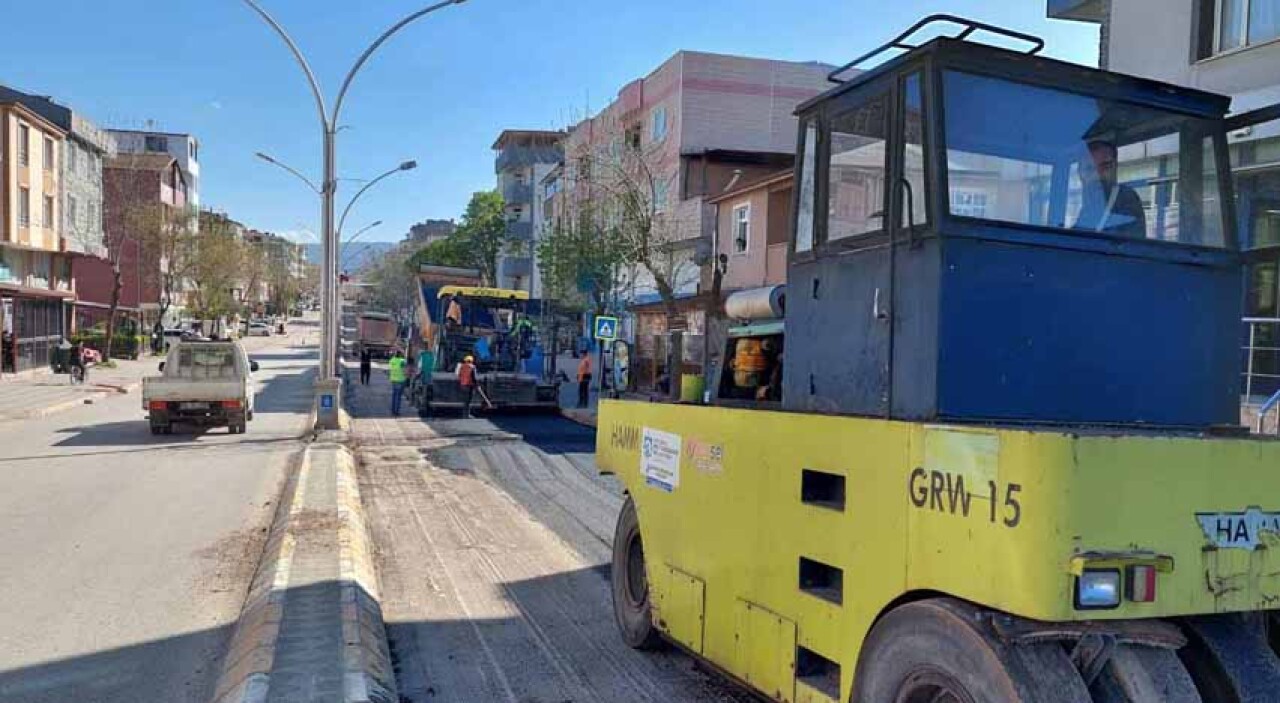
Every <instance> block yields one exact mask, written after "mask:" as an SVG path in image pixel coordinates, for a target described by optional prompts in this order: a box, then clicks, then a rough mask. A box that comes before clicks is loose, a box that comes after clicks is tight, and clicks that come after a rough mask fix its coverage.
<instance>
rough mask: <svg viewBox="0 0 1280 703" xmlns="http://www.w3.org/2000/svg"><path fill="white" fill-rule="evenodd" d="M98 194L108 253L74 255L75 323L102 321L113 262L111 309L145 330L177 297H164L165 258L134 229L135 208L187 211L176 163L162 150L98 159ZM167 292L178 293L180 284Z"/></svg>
mask: <svg viewBox="0 0 1280 703" xmlns="http://www.w3.org/2000/svg"><path fill="white" fill-rule="evenodd" d="M103 194H104V198H103V222H104V228H105V232H106V239H107V250H108V254H107V257H106V258H96V257H77V258H76V259H75V264H74V275H75V278H76V281H77V295H78V298H77V301H76V326H77V328H78V329H89V328H91V327H95V326H104V325H105V324H106V322H107V318H108V317H109V315H110V310H111V303H112V298H113V295H114V294H115V285H116V266H117V265H118V266H119V268H120V293H119V300H118V303H117V308H116V309H117V314H118V315H119V316H120V318H121V319H123V320H124V321H125V323H124V325H123V327H124V328H126V329H128V328H132V329H134V330H139V331H142V330H149V329H150V328H151V327H152V326H153V325H154V324H155V323H156V322H157V321H161V318H162V317H169V318H171V317H173V316H174V315H175V314H176V311H177V309H178V308H180V307H181V300H180V299H166V296H165V290H164V288H165V287H164V285H163V281H162V276H163V274H164V267H165V266H167V265H168V264H167V262H165V261H164V260H163V259H162V257H160V256H159V254H158V253H157V252H156V251H155V250H154V248H153V247H151V246H148V245H147V242H145V241H144V238H145V237H144V236H143V235H142V233H140V232H139V230H138V224H137V223H138V221H139V220H138V216H137V213H141V212H144V211H146V210H147V209H149V208H154V207H160V208H164V209H166V210H168V211H169V212H170V217H174V218H176V217H177V216H178V215H179V214H183V213H187V212H189V209H188V204H187V187H186V182H185V181H184V176H183V172H182V169H181V167H180V166H179V165H178V163H177V160H176V159H174V158H173V157H171V156H169V155H168V154H127V153H126V154H119V155H117V156H115V157H112V158H109V159H107V160H106V163H105V164H104V168H103ZM172 292H173V293H174V294H175V296H180V295H181V291H180V290H174V291H172ZM163 322H165V323H172V320H171V319H166V320H163ZM117 324H120V320H119V319H118V320H117Z"/></svg>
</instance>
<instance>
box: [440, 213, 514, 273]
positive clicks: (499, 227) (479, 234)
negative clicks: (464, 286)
mask: <svg viewBox="0 0 1280 703" xmlns="http://www.w3.org/2000/svg"><path fill="white" fill-rule="evenodd" d="M454 236H457V237H459V238H460V239H461V240H462V242H463V243H464V244H465V246H466V250H467V252H468V255H469V256H470V257H471V258H472V260H473V261H474V264H473V265H474V267H475V268H477V269H479V270H480V275H481V277H482V278H483V279H484V282H485V283H486V284H487V285H496V284H497V282H498V257H499V256H500V255H501V254H502V253H503V252H504V251H507V250H508V249H510V248H511V247H512V246H514V245H517V242H515V241H514V240H512V238H511V237H510V235H508V234H507V217H506V204H505V203H504V202H503V200H502V195H501V194H500V193H498V192H497V191H493V190H490V191H482V192H479V193H473V194H472V195H471V201H470V202H468V203H467V211H466V212H465V213H464V214H463V215H462V223H461V224H460V225H458V231H457V232H455V233H454ZM446 241H447V240H446Z"/></svg>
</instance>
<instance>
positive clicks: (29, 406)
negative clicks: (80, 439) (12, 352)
mask: <svg viewBox="0 0 1280 703" xmlns="http://www.w3.org/2000/svg"><path fill="white" fill-rule="evenodd" d="M115 363H116V368H114V369H104V368H99V367H96V366H95V367H91V368H90V369H89V382H88V383H86V384H85V385H83V386H73V385H71V377H70V376H67V375H54V374H49V373H41V374H37V375H34V376H24V377H22V378H16V379H15V378H10V377H8V376H6V377H5V378H4V380H0V422H4V421H9V420H25V419H30V418H35V417H45V416H46V415H52V414H54V413H57V412H61V411H63V410H68V409H70V408H74V407H76V406H77V405H83V404H84V403H85V401H86V400H92V399H96V398H101V397H102V396H104V395H107V394H110V393H132V392H133V391H135V390H137V389H138V388H139V387H141V385H142V377H143V376H146V375H147V374H151V373H155V370H156V364H158V363H160V362H159V357H150V356H144V357H142V358H141V359H139V360H137V361H126V360H116V362H115Z"/></svg>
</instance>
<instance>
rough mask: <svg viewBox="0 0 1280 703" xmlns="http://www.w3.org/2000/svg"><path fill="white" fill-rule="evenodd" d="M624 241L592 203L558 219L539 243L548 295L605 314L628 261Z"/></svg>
mask: <svg viewBox="0 0 1280 703" xmlns="http://www.w3.org/2000/svg"><path fill="white" fill-rule="evenodd" d="M620 244H621V242H620V239H619V238H618V237H616V236H614V233H613V232H611V231H609V230H608V229H607V228H605V227H604V226H603V225H602V224H601V223H600V221H599V218H597V217H596V214H595V212H594V210H592V208H591V207H590V205H589V204H586V205H583V206H582V207H580V208H579V209H578V211H577V212H574V213H571V214H569V215H568V216H566V217H564V218H561V219H559V220H557V221H556V222H555V223H554V224H553V226H552V227H551V229H550V230H549V231H548V232H547V233H546V234H545V235H544V236H543V237H542V239H541V240H540V241H539V242H538V245H537V254H538V257H537V258H538V269H539V270H540V271H541V272H542V285H543V289H544V290H545V291H546V293H547V295H548V297H550V298H555V299H558V300H560V301H562V302H564V303H566V304H568V305H574V303H581V304H582V307H589V308H590V309H592V310H594V312H595V313H596V314H597V315H601V314H604V313H605V312H606V310H607V308H608V304H609V302H610V300H611V298H612V297H613V295H614V294H615V292H616V291H617V288H618V285H619V282H620V281H619V279H620V277H621V274H622V271H623V266H624V264H625V263H626V261H625V258H624V251H623V249H622V247H621V246H620Z"/></svg>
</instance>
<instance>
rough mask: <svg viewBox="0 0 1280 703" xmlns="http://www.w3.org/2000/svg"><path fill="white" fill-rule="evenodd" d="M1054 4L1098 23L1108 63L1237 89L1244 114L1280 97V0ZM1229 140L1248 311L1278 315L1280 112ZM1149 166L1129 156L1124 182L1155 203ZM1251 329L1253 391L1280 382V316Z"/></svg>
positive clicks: (1052, 9) (1051, 10) (1236, 109)
mask: <svg viewBox="0 0 1280 703" xmlns="http://www.w3.org/2000/svg"><path fill="white" fill-rule="evenodd" d="M1047 10H1048V15H1049V16H1050V17H1054V18H1058V19H1068V20H1077V21H1083V22H1092V23H1096V24H1098V25H1099V26H1100V27H1101V32H1100V37H1101V39H1100V47H1099V59H1100V60H1099V65H1101V66H1103V67H1104V68H1107V69H1109V70H1112V71H1118V72H1120V73H1128V74H1133V75H1138V76H1143V77H1147V78H1154V79H1156V80H1161V81H1167V82H1170V83H1177V84H1180V85H1186V86H1190V87H1194V88H1199V89H1202V90H1207V91H1210V92H1215V93H1220V94H1223V95H1230V96H1231V98H1232V102H1231V110H1232V112H1233V113H1235V114H1240V113H1245V112H1249V111H1251V110H1256V109H1259V108H1263V107H1266V106H1269V105H1275V104H1277V103H1280V0H1178V1H1177V2H1170V0H1124V1H1123V2H1120V1H1118V0H1049V2H1048V5H1047ZM1228 143H1229V148H1230V156H1231V164H1232V169H1233V171H1234V173H1235V176H1236V218H1237V221H1238V222H1239V223H1240V229H1241V235H1242V236H1241V245H1242V246H1243V247H1244V248H1245V249H1246V250H1247V255H1246V260H1247V262H1248V271H1247V274H1246V275H1247V279H1246V291H1245V300H1244V313H1245V316H1246V318H1247V319H1255V318H1262V319H1277V318H1280V119H1275V120H1271V121H1264V122H1261V123H1258V124H1253V125H1250V126H1247V127H1244V128H1242V129H1238V130H1236V131H1234V132H1232V133H1230V134H1229V135H1228ZM1121 156H1122V161H1124V159H1123V156H1124V154H1121ZM1144 169H1146V170H1150V166H1149V164H1147V163H1145V162H1144V161H1143V160H1141V159H1136V158H1135V159H1131V160H1128V162H1127V163H1122V164H1121V171H1120V179H1121V180H1122V181H1125V182H1128V183H1129V184H1130V185H1131V186H1134V187H1135V188H1136V189H1137V190H1138V192H1139V193H1140V194H1141V195H1142V196H1143V200H1144V203H1145V204H1146V205H1147V206H1148V207H1149V208H1151V207H1153V206H1154V205H1155V203H1156V198H1158V197H1159V188H1160V187H1161V186H1160V185H1159V183H1158V182H1156V181H1155V179H1150V180H1148V179H1145V178H1144V173H1143V171H1144ZM1148 221H1153V218H1152V217H1150V216H1149V217H1148ZM1243 336H1244V337H1245V339H1248V340H1251V341H1249V342H1246V345H1247V346H1248V347H1255V348H1256V349H1251V350H1250V351H1249V352H1248V354H1247V356H1246V359H1245V368H1246V373H1247V374H1248V375H1247V377H1246V379H1245V383H1244V384H1243V385H1245V386H1246V388H1248V390H1247V391H1246V393H1253V394H1256V393H1259V392H1264V393H1269V392H1271V391H1272V390H1274V389H1276V388H1278V387H1280V353H1278V352H1277V351H1275V350H1276V348H1278V347H1280V323H1246V325H1245V331H1244V333H1243ZM1249 372H1252V373H1249ZM1255 381H1256V382H1255Z"/></svg>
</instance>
